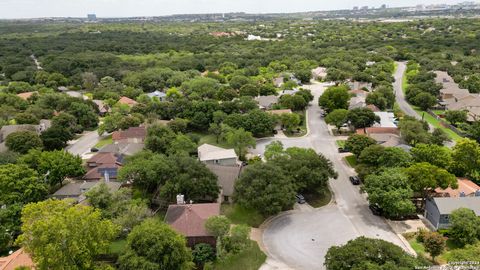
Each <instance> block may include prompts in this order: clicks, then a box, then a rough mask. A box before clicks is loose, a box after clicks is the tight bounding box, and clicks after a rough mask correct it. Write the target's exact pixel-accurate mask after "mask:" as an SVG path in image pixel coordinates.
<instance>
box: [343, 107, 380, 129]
mask: <svg viewBox="0 0 480 270" xmlns="http://www.w3.org/2000/svg"><path fill="white" fill-rule="evenodd" d="M347 120H348V121H350V124H352V125H353V126H354V127H355V128H366V127H370V126H372V125H373V124H375V122H380V118H379V117H378V116H376V115H375V113H374V112H373V111H372V110H370V109H369V108H355V109H352V110H349V111H348V114H347Z"/></svg>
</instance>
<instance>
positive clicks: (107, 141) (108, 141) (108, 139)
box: [95, 135, 113, 149]
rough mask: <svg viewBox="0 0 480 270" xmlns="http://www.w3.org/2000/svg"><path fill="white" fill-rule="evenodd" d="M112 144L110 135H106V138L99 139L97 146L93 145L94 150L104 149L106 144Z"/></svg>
mask: <svg viewBox="0 0 480 270" xmlns="http://www.w3.org/2000/svg"><path fill="white" fill-rule="evenodd" d="M112 143H113V140H112V135H108V136H107V137H105V138H103V139H101V140H100V141H98V143H97V144H95V148H98V149H100V148H102V147H104V146H105V145H107V144H112Z"/></svg>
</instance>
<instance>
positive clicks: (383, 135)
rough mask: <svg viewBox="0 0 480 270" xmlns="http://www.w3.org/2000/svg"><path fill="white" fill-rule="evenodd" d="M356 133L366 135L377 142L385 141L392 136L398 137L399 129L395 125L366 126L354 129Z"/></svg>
mask: <svg viewBox="0 0 480 270" xmlns="http://www.w3.org/2000/svg"><path fill="white" fill-rule="evenodd" d="M356 133H357V134H361V135H366V136H368V137H370V138H372V139H374V140H375V141H376V142H377V143H378V144H382V143H385V142H387V141H389V140H392V138H398V140H399V135H400V130H399V129H398V128H396V127H368V128H365V129H363V128H359V129H357V130H356Z"/></svg>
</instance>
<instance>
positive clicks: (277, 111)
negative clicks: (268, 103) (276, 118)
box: [267, 109, 292, 115]
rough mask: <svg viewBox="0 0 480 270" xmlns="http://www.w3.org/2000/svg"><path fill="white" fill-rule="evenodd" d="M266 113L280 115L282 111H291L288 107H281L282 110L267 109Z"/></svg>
mask: <svg viewBox="0 0 480 270" xmlns="http://www.w3.org/2000/svg"><path fill="white" fill-rule="evenodd" d="M267 112H268V113H271V114H275V115H281V114H284V113H292V110H290V109H283V110H269V111H267Z"/></svg>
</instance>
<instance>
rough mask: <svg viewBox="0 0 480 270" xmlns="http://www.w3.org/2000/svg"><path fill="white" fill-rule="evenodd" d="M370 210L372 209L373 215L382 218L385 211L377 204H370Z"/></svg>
mask: <svg viewBox="0 0 480 270" xmlns="http://www.w3.org/2000/svg"><path fill="white" fill-rule="evenodd" d="M368 208H370V211H372V213H373V214H374V215H375V216H381V215H383V210H382V208H380V206H378V205H377V204H370V205H369V206H368Z"/></svg>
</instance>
